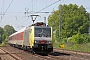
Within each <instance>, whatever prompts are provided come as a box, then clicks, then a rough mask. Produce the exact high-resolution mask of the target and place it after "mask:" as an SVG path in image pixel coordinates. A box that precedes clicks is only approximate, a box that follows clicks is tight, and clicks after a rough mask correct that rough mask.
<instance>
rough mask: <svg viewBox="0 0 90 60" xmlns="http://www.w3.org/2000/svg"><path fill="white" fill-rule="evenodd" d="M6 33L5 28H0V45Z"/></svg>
mask: <svg viewBox="0 0 90 60" xmlns="http://www.w3.org/2000/svg"><path fill="white" fill-rule="evenodd" d="M3 33H4V31H3V28H2V27H0V43H1V42H2V34H3Z"/></svg>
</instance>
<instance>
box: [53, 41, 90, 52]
mask: <svg viewBox="0 0 90 60" xmlns="http://www.w3.org/2000/svg"><path fill="white" fill-rule="evenodd" d="M59 45H60V44H59V43H58V42H55V43H54V44H53V46H54V48H60V47H59ZM64 45H65V48H64V49H66V50H75V51H82V52H90V42H89V43H86V44H71V43H65V44H64Z"/></svg>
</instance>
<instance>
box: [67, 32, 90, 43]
mask: <svg viewBox="0 0 90 60" xmlns="http://www.w3.org/2000/svg"><path fill="white" fill-rule="evenodd" d="M89 41H90V37H89V35H88V34H80V33H78V34H76V35H73V36H72V38H71V39H69V41H68V42H70V43H73V44H83V43H87V42H89Z"/></svg>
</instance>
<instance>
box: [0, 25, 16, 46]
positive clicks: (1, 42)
mask: <svg viewBox="0 0 90 60" xmlns="http://www.w3.org/2000/svg"><path fill="white" fill-rule="evenodd" d="M14 32H16V31H15V29H14V28H13V27H12V26H10V25H6V26H4V28H2V27H0V46H5V45H6V44H7V42H8V37H9V35H11V34H12V33H14Z"/></svg>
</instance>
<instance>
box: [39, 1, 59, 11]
mask: <svg viewBox="0 0 90 60" xmlns="http://www.w3.org/2000/svg"><path fill="white" fill-rule="evenodd" d="M59 1H61V0H58V1H56V2H54V3H52V4H50V5H48V6H46V7H44V8H42V9H41V10H39V11H38V12H40V11H42V10H44V9H46V8H48V7H50V6H52V5H54V4H56V3H58V2H59Z"/></svg>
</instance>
